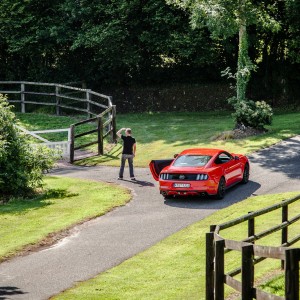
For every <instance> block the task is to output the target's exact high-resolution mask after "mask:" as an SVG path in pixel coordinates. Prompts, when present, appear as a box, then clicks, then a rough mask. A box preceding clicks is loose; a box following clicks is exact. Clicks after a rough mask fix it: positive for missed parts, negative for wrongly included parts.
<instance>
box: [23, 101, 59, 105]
mask: <svg viewBox="0 0 300 300" xmlns="http://www.w3.org/2000/svg"><path fill="white" fill-rule="evenodd" d="M24 103H25V104H36V105H49V106H51V105H52V106H55V105H56V103H54V102H52V103H51V102H36V101H24Z"/></svg>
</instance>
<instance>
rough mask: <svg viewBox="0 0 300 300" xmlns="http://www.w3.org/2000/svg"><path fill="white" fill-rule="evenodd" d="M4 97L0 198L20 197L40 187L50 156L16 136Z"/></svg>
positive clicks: (1, 98) (51, 160) (0, 115)
mask: <svg viewBox="0 0 300 300" xmlns="http://www.w3.org/2000/svg"><path fill="white" fill-rule="evenodd" d="M11 108H12V107H11V106H10V105H9V104H8V102H7V99H6V97H4V96H3V95H1V94H0V195H3V196H4V197H9V196H10V195H18V196H24V195H26V194H28V193H30V192H32V191H33V190H34V189H36V188H37V187H40V186H41V185H42V178H43V173H44V171H46V170H49V169H50V168H51V167H52V166H53V163H54V153H53V151H51V150H50V149H48V148H46V147H43V146H39V147H36V148H32V147H31V146H30V144H29V142H28V139H27V137H26V136H25V135H24V134H22V133H20V132H18V130H17V129H16V128H15V126H14V124H15V123H16V122H17V120H16V117H15V114H14V113H13V112H12V111H11Z"/></svg>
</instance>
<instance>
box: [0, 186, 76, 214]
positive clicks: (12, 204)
mask: <svg viewBox="0 0 300 300" xmlns="http://www.w3.org/2000/svg"><path fill="white" fill-rule="evenodd" d="M77 195H78V194H75V193H70V192H68V191H67V190H66V189H49V190H47V191H45V192H43V193H42V194H39V195H36V196H33V197H32V198H27V199H12V200H11V201H9V202H8V203H6V204H3V205H0V215H4V214H23V213H24V212H26V211H28V210H32V209H40V208H43V207H46V206H49V205H51V204H53V203H51V201H49V200H54V199H56V200H57V199H60V200H62V199H65V198H69V197H74V196H77Z"/></svg>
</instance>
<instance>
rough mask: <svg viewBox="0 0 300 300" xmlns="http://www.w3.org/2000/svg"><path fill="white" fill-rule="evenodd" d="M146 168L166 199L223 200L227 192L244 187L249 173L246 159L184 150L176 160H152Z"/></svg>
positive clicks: (199, 150) (232, 155) (209, 152)
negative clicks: (190, 197)
mask: <svg viewBox="0 0 300 300" xmlns="http://www.w3.org/2000/svg"><path fill="white" fill-rule="evenodd" d="M149 166H150V170H151V173H152V175H153V177H154V179H155V180H157V181H159V190H160V193H161V194H162V195H163V196H164V197H165V198H170V197H175V196H184V195H186V196H196V195H201V196H204V195H215V197H216V198H218V199H222V198H223V197H224V195H225V190H226V189H227V188H229V187H231V186H233V185H235V184H236V183H239V182H242V183H247V182H248V180H249V171H250V165H249V160H248V158H247V157H246V156H245V155H242V154H233V153H228V152H227V151H224V150H220V149H203V148H202V149H187V150H184V151H182V152H181V153H180V154H179V155H177V156H176V155H175V159H164V160H152V161H151V162H150V164H149Z"/></svg>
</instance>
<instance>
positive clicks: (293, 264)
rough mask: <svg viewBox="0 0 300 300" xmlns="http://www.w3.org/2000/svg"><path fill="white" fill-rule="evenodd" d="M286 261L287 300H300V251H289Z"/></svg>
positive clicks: (286, 253)
mask: <svg viewBox="0 0 300 300" xmlns="http://www.w3.org/2000/svg"><path fill="white" fill-rule="evenodd" d="M285 259H286V260H285V299H286V300H295V299H299V260H300V249H287V250H286V251H285Z"/></svg>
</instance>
